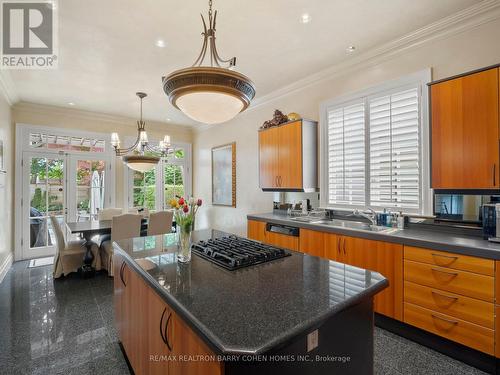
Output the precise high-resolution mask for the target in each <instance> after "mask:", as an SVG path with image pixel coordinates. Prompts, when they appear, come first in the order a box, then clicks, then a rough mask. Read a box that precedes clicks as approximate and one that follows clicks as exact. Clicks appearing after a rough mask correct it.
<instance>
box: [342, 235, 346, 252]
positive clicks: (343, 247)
mask: <svg viewBox="0 0 500 375" xmlns="http://www.w3.org/2000/svg"><path fill="white" fill-rule="evenodd" d="M343 239H344V244H343V246H342V247H343V248H344V255H347V251H346V249H345V237H343Z"/></svg>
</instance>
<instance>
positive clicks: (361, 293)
mask: <svg viewBox="0 0 500 375" xmlns="http://www.w3.org/2000/svg"><path fill="white" fill-rule="evenodd" d="M222 235H227V234H226V233H223V232H219V231H215V230H204V231H195V232H194V233H193V240H194V241H198V240H202V239H208V238H210V237H218V236H222ZM114 248H115V251H117V252H118V253H120V254H122V255H123V256H124V257H125V259H126V261H128V263H129V264H130V265H131V267H132V268H133V269H134V270H135V271H137V272H138V273H139V274H140V275H142V277H143V278H144V279H145V280H146V282H148V283H149V285H150V286H151V287H153V288H154V289H155V290H156V291H157V292H158V294H159V295H160V296H161V297H162V298H164V299H165V301H166V302H167V303H168V304H169V305H170V306H171V307H172V308H173V309H174V310H175V311H176V312H177V313H178V314H179V315H180V316H181V317H182V318H183V319H184V320H185V321H186V322H187V323H188V324H189V325H190V326H191V327H192V328H193V329H194V330H195V332H197V334H199V335H200V337H202V338H203V339H204V340H205V341H206V342H207V343H208V344H209V345H210V346H211V347H212V349H213V350H215V351H216V352H217V353H218V354H262V353H265V352H267V351H269V350H271V349H274V348H278V347H280V345H282V344H285V343H287V342H288V341H289V340H292V339H293V338H295V337H297V336H298V335H302V334H305V333H308V332H310V331H312V330H314V329H316V328H318V327H319V326H320V325H321V324H322V323H323V322H324V321H325V320H326V319H328V318H330V317H332V316H334V315H335V314H336V313H337V312H339V311H341V310H343V309H344V308H346V307H349V306H352V305H354V304H356V303H358V302H359V301H361V300H364V299H366V298H369V297H371V296H373V295H374V294H376V293H378V292H379V291H380V290H382V289H384V288H385V287H387V285H388V282H387V280H386V279H385V278H384V277H383V276H382V275H380V274H379V273H376V272H372V271H368V270H363V269H360V268H357V267H352V266H349V265H345V264H342V263H337V262H333V261H329V260H327V259H323V258H319V257H315V256H309V255H306V254H302V253H299V252H293V251H292V252H291V254H292V256H289V257H286V258H282V259H278V260H274V261H271V262H267V263H263V264H259V265H255V266H251V267H246V268H242V269H239V270H236V271H227V270H225V269H223V268H221V267H219V266H217V265H215V264H213V263H211V262H209V261H207V260H205V259H203V258H200V257H198V256H197V255H196V254H194V253H193V255H192V259H191V262H190V263H188V264H181V263H178V262H177V259H176V246H175V234H167V235H164V236H154V237H139V238H134V239H130V240H122V241H118V242H115V243H114ZM332 339H334V338H332Z"/></svg>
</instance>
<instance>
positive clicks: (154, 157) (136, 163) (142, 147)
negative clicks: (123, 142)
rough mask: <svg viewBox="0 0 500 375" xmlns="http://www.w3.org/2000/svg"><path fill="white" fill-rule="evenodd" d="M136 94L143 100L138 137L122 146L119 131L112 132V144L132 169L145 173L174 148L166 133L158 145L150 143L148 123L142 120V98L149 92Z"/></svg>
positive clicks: (138, 123) (116, 152) (138, 124)
mask: <svg viewBox="0 0 500 375" xmlns="http://www.w3.org/2000/svg"><path fill="white" fill-rule="evenodd" d="M136 95H137V96H138V97H139V99H140V100H141V119H140V120H139V121H137V139H136V141H135V143H134V144H133V145H132V146H130V147H128V148H120V137H119V136H118V133H112V134H111V145H112V146H113V148H114V150H115V154H116V156H122V160H123V162H124V163H125V164H126V165H127V166H128V167H129V168H130V169H133V170H135V171H138V172H142V173H144V172H146V171H149V170H150V169H153V168H154V167H155V166H156V165H157V164H158V162H159V161H160V158H161V157H165V156H167V155H168V154H169V153H171V152H172V151H173V149H172V148H171V147H170V136H169V135H165V137H164V138H163V140H162V141H160V142H159V145H158V146H157V147H155V146H152V145H151V144H150V143H149V141H148V134H147V133H146V123H145V122H144V121H143V120H142V100H143V99H144V98H145V97H146V96H147V94H146V93H144V92H138V93H136Z"/></svg>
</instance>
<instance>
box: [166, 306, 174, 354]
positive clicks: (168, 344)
mask: <svg viewBox="0 0 500 375" xmlns="http://www.w3.org/2000/svg"><path fill="white" fill-rule="evenodd" d="M170 318H172V313H170V314H168V318H167V323H166V324H165V344H167V348H168V350H170V351H172V346H171V345H170V342H169V341H168V324H169V323H170Z"/></svg>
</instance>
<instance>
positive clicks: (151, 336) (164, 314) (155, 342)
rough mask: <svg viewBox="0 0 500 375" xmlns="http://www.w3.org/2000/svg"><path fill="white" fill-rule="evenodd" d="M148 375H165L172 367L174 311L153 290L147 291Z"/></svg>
mask: <svg viewBox="0 0 500 375" xmlns="http://www.w3.org/2000/svg"><path fill="white" fill-rule="evenodd" d="M147 295H148V302H147V327H148V331H147V336H148V352H147V354H148V355H149V356H150V360H149V361H148V374H150V375H156V374H158V375H165V374H168V371H169V367H170V364H169V362H170V360H171V358H172V357H169V356H170V355H171V348H172V345H173V337H172V326H173V321H172V318H173V311H172V309H171V308H170V306H168V305H167V304H166V303H165V302H164V301H163V300H162V299H161V298H160V297H159V296H158V295H157V294H156V292H155V291H153V290H152V289H151V288H148V291H147Z"/></svg>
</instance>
